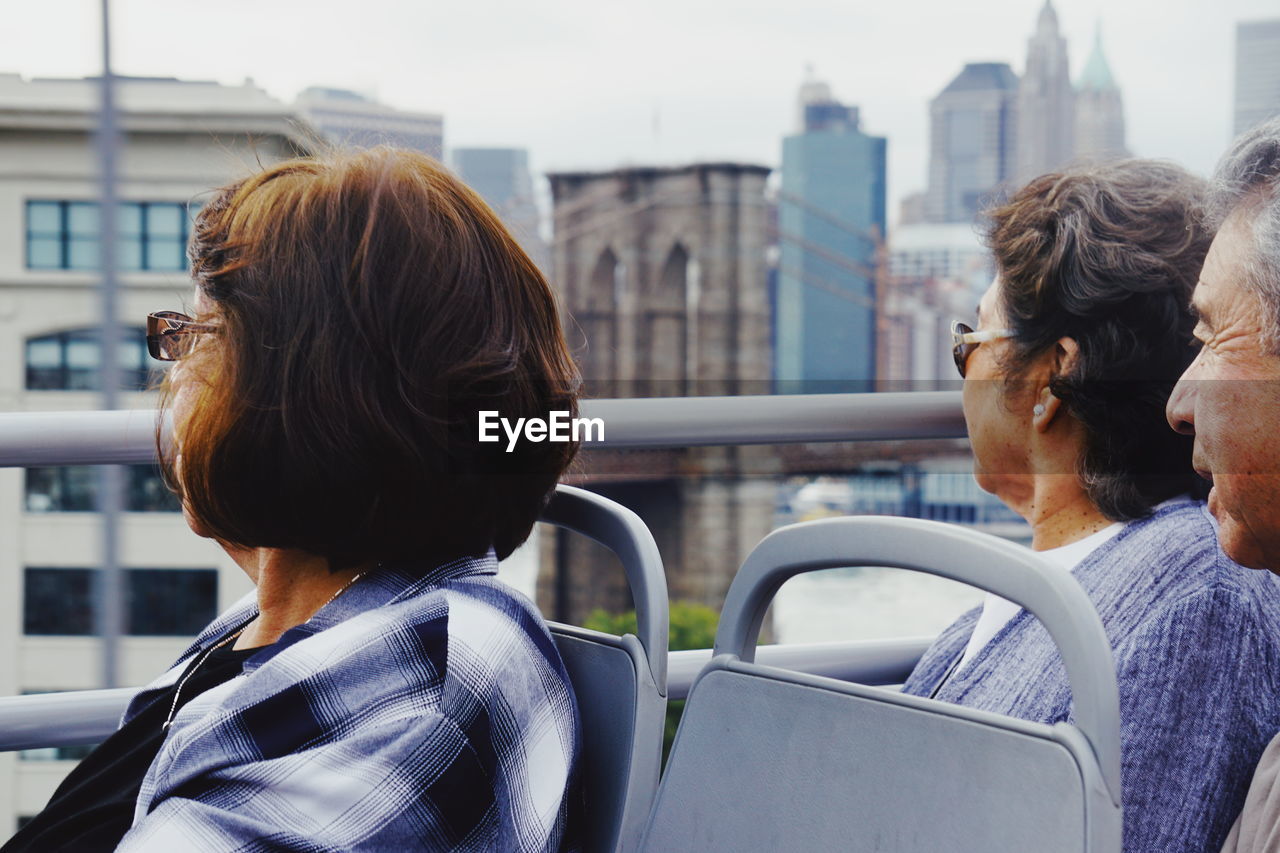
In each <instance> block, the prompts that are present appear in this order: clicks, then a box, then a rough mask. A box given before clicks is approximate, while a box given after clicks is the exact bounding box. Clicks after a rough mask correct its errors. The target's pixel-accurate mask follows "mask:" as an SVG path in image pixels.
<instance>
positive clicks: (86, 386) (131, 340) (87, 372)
mask: <svg viewBox="0 0 1280 853" xmlns="http://www.w3.org/2000/svg"><path fill="white" fill-rule="evenodd" d="M119 355H120V374H121V375H120V387H121V388H122V389H124V390H126V391H145V390H146V389H147V388H148V386H149V385H150V384H151V381H152V377H153V375H154V374H153V371H156V373H158V371H159V370H160V368H158V367H156V366H155V364H158V363H153V362H152V360H151V359H150V358H149V357H148V355H147V333H146V330H145V329H143V328H141V327H137V328H128V329H124V330H123V334H122V335H121V338H120V343H119ZM101 363H102V342H101V333H100V331H99V330H98V329H70V330H67V331H62V332H54V333H53V334H49V335H42V336H40V337H37V338H28V339H27V390H28V391H97V390H100V388H101V381H100V377H99V373H98V368H99V365H100V364H101Z"/></svg>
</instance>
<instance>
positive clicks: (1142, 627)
mask: <svg viewBox="0 0 1280 853" xmlns="http://www.w3.org/2000/svg"><path fill="white" fill-rule="evenodd" d="M1074 574H1075V577H1076V579H1077V580H1079V582H1080V584H1081V586H1083V587H1084V590H1085V592H1086V593H1088V595H1089V597H1090V599H1092V600H1093V603H1094V606H1095V607H1096V608H1097V610H1098V615H1099V616H1100V617H1101V619H1102V624H1103V627H1104V628H1105V629H1106V632H1107V636H1108V638H1109V639H1110V640H1111V648H1112V650H1113V651H1114V653H1115V659H1116V677H1117V680H1118V682H1119V686H1120V726H1121V727H1120V733H1121V740H1122V745H1121V788H1122V796H1123V805H1124V850H1125V853H1182V851H1186V853H1193V851H1194V853H1203V851H1206V850H1212V851H1217V850H1218V849H1219V848H1220V847H1221V845H1222V842H1223V840H1224V839H1225V838H1226V835H1227V831H1228V830H1229V829H1230V827H1231V824H1232V822H1233V821H1234V820H1235V818H1236V815H1237V814H1238V813H1239V811H1240V807H1241V805H1242V803H1243V801H1244V795H1245V790H1246V789H1247V788H1248V785H1249V778H1250V775H1251V774H1252V772H1253V767H1254V765H1255V764H1256V763H1257V761H1258V757H1259V756H1260V755H1261V754H1262V750H1263V749H1264V748H1265V747H1266V745H1267V742H1268V741H1270V740H1271V738H1272V736H1273V735H1275V734H1276V732H1277V731H1280V578H1277V577H1276V576H1275V575H1273V574H1271V573H1270V572H1264V571H1251V570H1249V569H1245V568H1241V567H1240V566H1238V565H1236V564H1235V563H1233V562H1231V560H1230V559H1228V558H1227V557H1226V555H1225V554H1223V552H1222V550H1221V549H1220V548H1219V547H1218V542H1217V537H1216V536H1215V530H1214V527H1213V524H1212V519H1211V518H1210V516H1209V514H1208V512H1207V511H1206V510H1205V508H1204V505H1203V504H1202V503H1198V502H1193V501H1190V500H1188V501H1180V502H1176V503H1173V504H1170V505H1166V506H1165V507H1163V508H1162V509H1161V510H1160V511H1159V512H1157V513H1156V514H1155V515H1153V516H1151V517H1150V518H1147V519H1144V520H1141V521H1136V522H1132V523H1130V524H1128V525H1126V526H1125V528H1124V529H1123V530H1122V531H1120V533H1119V534H1117V535H1116V536H1115V537H1114V538H1112V539H1111V540H1110V541H1108V542H1107V543H1106V544H1104V545H1102V546H1101V547H1099V548H1098V549H1097V550H1096V551H1094V552H1093V553H1092V554H1090V555H1089V556H1088V557H1086V558H1085V560H1084V562H1082V563H1081V564H1080V565H1079V566H1077V567H1076V570H1075V572H1074ZM978 613H979V611H978V610H976V609H975V610H971V611H969V612H968V613H966V614H965V615H963V616H961V617H960V618H959V619H958V620H957V621H956V622H955V623H954V624H952V625H951V626H950V627H949V628H947V629H946V630H945V631H943V632H942V634H941V635H940V636H939V637H938V639H937V641H936V642H934V644H933V645H932V646H931V647H930V648H929V650H928V651H927V652H926V653H925V655H924V657H923V658H922V659H921V661H920V663H919V664H918V665H917V666H916V669H915V671H914V672H913V673H912V674H911V677H910V679H908V681H907V683H906V686H905V687H904V688H903V689H904V691H905V692H907V693H912V694H915V695H918V696H928V695H930V694H931V693H932V692H933V690H934V688H935V687H936V686H937V684H938V683H939V681H941V680H942V679H943V677H944V675H945V674H946V672H947V670H948V669H949V668H950V667H951V665H952V664H953V663H954V662H955V661H956V660H957V659H958V658H959V656H960V655H961V654H962V653H963V652H964V647H965V644H966V643H967V642H968V639H969V635H970V634H971V633H972V632H973V627H974V624H975V623H976V621H977V618H978ZM937 698H938V699H941V700H943V701H946V702H954V703H956V704H959V705H965V706H968V707H971V708H980V709H982V710H984V711H993V712H995V713H999V714H1007V715H1009V716H1014V717H1020V718H1022V719H1025V720H1033V721H1037V722H1042V723H1056V722H1072V721H1073V708H1072V703H1071V693H1070V689H1069V687H1068V684H1067V676H1066V671H1065V669H1064V668H1063V666H1062V661H1061V658H1060V657H1059V656H1058V652H1057V649H1056V647H1055V646H1054V644H1053V641H1052V640H1051V639H1050V638H1049V634H1048V632H1046V631H1045V630H1044V628H1043V627H1042V626H1041V625H1040V623H1039V622H1038V621H1037V620H1036V619H1035V618H1034V617H1032V616H1031V615H1030V614H1028V613H1027V612H1026V611H1025V610H1023V611H1019V613H1018V615H1017V616H1015V617H1014V618H1013V620H1012V621H1010V622H1009V623H1008V624H1007V625H1005V626H1004V628H1003V629H1001V631H1000V632H999V633H998V634H996V636H995V637H994V638H993V639H992V640H991V642H990V643H988V644H987V646H986V647H985V648H984V649H983V650H982V651H980V652H979V653H978V654H977V655H976V656H975V657H974V658H973V660H971V661H970V662H969V663H968V665H967V666H965V667H964V668H963V669H962V670H960V671H959V672H957V673H955V674H954V675H953V676H952V677H951V678H950V679H949V680H947V681H946V683H945V684H943V686H942V688H941V690H939V692H938V695H937ZM974 782H975V784H981V782H982V780H981V779H974Z"/></svg>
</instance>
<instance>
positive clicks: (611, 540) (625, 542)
mask: <svg viewBox="0 0 1280 853" xmlns="http://www.w3.org/2000/svg"><path fill="white" fill-rule="evenodd" d="M541 520H542V521H545V522H547V523H548V524H554V525H556V526H557V527H563V528H565V529H566V530H572V531H573V532H574V533H580V534H582V535H583V536H586V537H587V538H589V539H594V540H595V541H596V542H599V543H600V544H601V545H603V546H604V547H606V548H608V549H609V550H610V551H612V552H613V553H615V554H617V555H618V559H619V560H620V561H621V562H622V568H623V571H624V572H625V573H626V576H627V585H628V586H630V587H631V598H632V600H633V601H634V602H635V605H636V634H637V635H638V637H639V640H640V645H641V646H642V647H643V648H644V653H645V656H646V657H648V659H649V672H650V675H652V676H653V683H654V684H655V685H656V686H657V688H658V692H659V693H660V694H661V695H663V696H666V695H667V631H668V626H669V618H670V614H669V612H668V605H667V576H666V572H665V571H664V570H663V567H662V556H661V555H660V554H659V553H658V545H657V543H656V542H654V541H653V534H652V533H651V532H650V531H649V528H648V527H647V526H646V525H645V523H644V522H643V521H641V520H640V516H638V515H636V514H635V513H634V512H633V511H631V510H630V509H628V508H626V507H625V506H623V505H622V504H619V503H617V502H616V501H611V500H609V499H608V498H605V497H601V496H600V495H597V494H595V493H594V492H589V491H587V490H586V489H579V488H575V487H573V486H564V485H561V486H556V491H555V494H554V495H552V497H551V501H550V502H549V503H548V504H547V508H546V509H545V510H543V512H542V518H541Z"/></svg>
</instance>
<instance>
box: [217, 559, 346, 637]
mask: <svg viewBox="0 0 1280 853" xmlns="http://www.w3.org/2000/svg"><path fill="white" fill-rule="evenodd" d="M227 551H228V553H229V554H231V557H232V559H234V560H235V561H236V563H238V564H239V565H240V567H241V568H242V569H244V571H245V573H246V574H248V575H249V577H250V578H251V579H252V580H253V581H254V583H255V584H256V585H257V587H258V615H257V617H256V618H254V620H253V621H252V622H250V623H249V624H248V626H246V627H245V629H244V632H243V633H241V634H240V636H239V637H238V638H237V639H236V642H235V646H234V647H235V648H237V649H252V648H258V647H259V646H267V645H270V644H272V643H274V642H275V641H276V640H278V639H280V637H281V636H282V635H283V634H284V632H285V631H288V630H289V629H290V628H294V627H296V626H298V625H301V624H302V623H303V622H306V621H307V620H308V619H310V618H311V617H312V616H314V615H316V613H317V612H318V611H319V610H320V609H321V608H322V607H324V606H325V605H326V604H328V603H329V602H330V601H332V600H333V599H334V598H335V597H336V596H337V595H339V594H340V593H341V592H343V591H344V590H345V589H346V587H347V586H348V585H349V584H351V583H352V582H353V580H354V579H355V578H357V577H358V576H359V575H360V574H362V573H363V572H364V571H366V570H367V569H368V566H364V565H361V566H355V567H353V568H350V569H343V570H341V571H337V572H331V571H329V562H328V560H326V559H324V558H323V557H318V556H316V555H314V554H308V553H306V552H304V551H297V550H289V549H282V548H253V549H236V550H232V549H230V548H228V549H227Z"/></svg>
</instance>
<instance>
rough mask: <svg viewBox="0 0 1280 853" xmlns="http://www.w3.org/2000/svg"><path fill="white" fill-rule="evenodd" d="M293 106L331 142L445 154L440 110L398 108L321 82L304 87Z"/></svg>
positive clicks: (436, 156)
mask: <svg viewBox="0 0 1280 853" xmlns="http://www.w3.org/2000/svg"><path fill="white" fill-rule="evenodd" d="M294 109H295V110H296V111H297V113H298V115H299V116H301V117H302V118H303V119H305V120H306V121H307V122H308V123H309V124H310V125H311V126H312V127H313V128H315V129H316V130H318V131H319V132H320V134H321V136H322V137H323V138H324V139H325V141H327V142H329V143H331V144H334V145H343V146H352V147H356V148H365V147H370V146H373V145H394V146H396V147H397V148H411V149H413V150H415V151H422V152H424V153H426V154H430V155H431V156H432V157H435V158H436V159H437V160H439V159H441V158H442V157H443V156H444V118H443V117H442V116H441V115H440V114H439V113H421V112H411V111H408V110H398V109H395V108H394V107H389V106H387V105H386V104H380V103H378V102H377V101H375V100H373V99H372V98H369V97H366V96H364V95H361V94H359V93H357V92H350V91H347V90H346V89H332V88H327V87H322V86H313V87H311V88H309V89H306V90H304V91H303V92H302V94H300V95H299V96H298V98H297V100H296V101H295V102H294Z"/></svg>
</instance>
